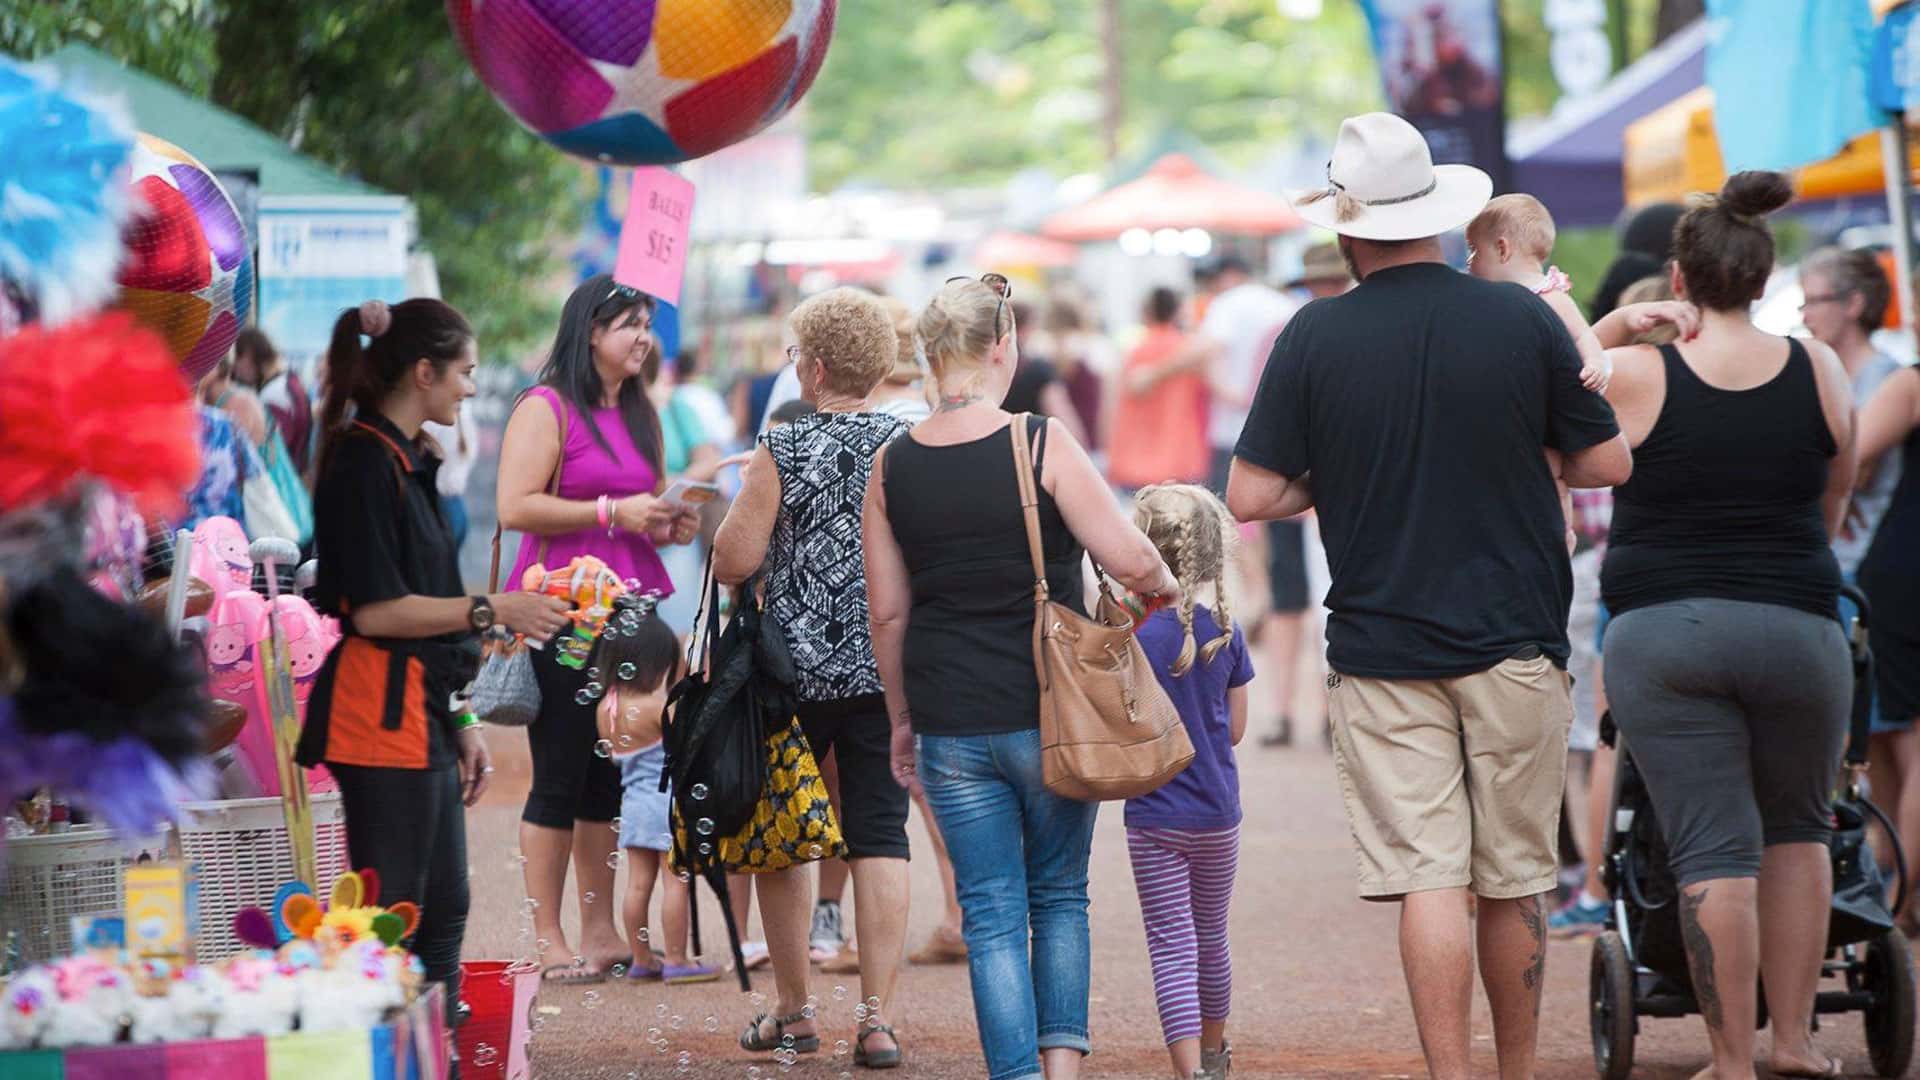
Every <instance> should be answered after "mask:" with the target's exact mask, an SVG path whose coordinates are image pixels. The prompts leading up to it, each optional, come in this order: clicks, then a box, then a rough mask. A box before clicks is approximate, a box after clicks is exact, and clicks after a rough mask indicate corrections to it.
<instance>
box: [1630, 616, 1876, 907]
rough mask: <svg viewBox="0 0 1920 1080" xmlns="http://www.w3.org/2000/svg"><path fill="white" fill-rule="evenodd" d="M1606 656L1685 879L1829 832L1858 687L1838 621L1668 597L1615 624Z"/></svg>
mask: <svg viewBox="0 0 1920 1080" xmlns="http://www.w3.org/2000/svg"><path fill="white" fill-rule="evenodd" d="M1604 654H1605V659H1606V672H1607V699H1608V703H1609V705H1610V706H1611V708H1612V710H1613V717H1614V720H1615V722H1616V723H1618V724H1619V726H1620V731H1621V733H1622V734H1623V735H1625V736H1626V741H1627V746H1628V748H1629V749H1631V751H1632V752H1633V761H1634V764H1635V765H1636V766H1637V767H1638V768H1639V770H1640V774H1641V776H1643V777H1644V778H1645V779H1646V783H1647V790H1648V792H1649V793H1650V794H1651V795H1652V797H1653V808H1654V813H1655V815H1656V816H1657V817H1658V818H1659V819H1660V830H1661V832H1662V834H1663V835H1664V836H1665V837H1666V841H1667V848H1668V852H1669V859H1670V862H1671V865H1672V867H1673V872H1674V875H1675V877H1677V878H1678V879H1679V882H1680V884H1681V885H1690V884H1692V883H1694V882H1696V881H1709V880H1713V879H1715V878H1740V877H1755V876H1757V875H1758V874H1759V873H1760V854H1761V851H1762V849H1763V848H1764V847H1767V846H1770V845H1773V844H1799V843H1825V842H1826V841H1827V840H1828V839H1829V837H1830V836H1831V834H1832V831H1833V830H1832V824H1831V817H1830V814H1831V811H1830V810H1829V807H1828V800H1829V799H1830V797H1831V796H1832V793H1833V788H1834V783H1835V781H1836V778H1837V774H1838V770H1839V768H1840V755H1841V752H1842V751H1843V750H1844V748H1845V745H1846V738H1847V718H1848V714H1849V711H1850V709H1849V705H1850V702H1851V700H1852V694H1853V673H1852V666H1851V664H1850V662H1849V660H1848V656H1847V644H1846V639H1845V637H1844V635H1842V633H1841V631H1840V624H1839V622H1838V621H1837V620H1835V619H1823V618H1821V617H1820V616H1818V615H1814V614H1811V613H1809V612H1805V611H1801V610H1799V609H1797V608H1790V607H1784V606H1782V605H1779V604H1755V603H1748V602H1746V601H1741V600H1676V601H1672V602H1670V603H1665V604H1655V605H1653V606H1651V607H1645V608H1638V609H1636V610H1633V611H1629V612H1627V613H1626V614H1624V615H1620V616H1617V617H1616V618H1614V620H1613V621H1612V623H1610V624H1609V625H1608V626H1607V639H1606V642H1605V650H1604Z"/></svg>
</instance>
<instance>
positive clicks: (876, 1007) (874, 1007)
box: [867, 997, 880, 1012]
mask: <svg viewBox="0 0 1920 1080" xmlns="http://www.w3.org/2000/svg"><path fill="white" fill-rule="evenodd" d="M867 1011H868V1012H879V1011H880V999H879V998H878V997H870V998H868V999H867Z"/></svg>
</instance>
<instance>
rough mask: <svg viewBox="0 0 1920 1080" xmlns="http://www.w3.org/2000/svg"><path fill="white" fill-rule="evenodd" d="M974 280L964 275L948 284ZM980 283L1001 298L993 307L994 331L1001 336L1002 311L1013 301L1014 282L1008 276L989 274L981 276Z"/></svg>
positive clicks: (954, 278) (948, 281)
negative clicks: (1008, 302)
mask: <svg viewBox="0 0 1920 1080" xmlns="http://www.w3.org/2000/svg"><path fill="white" fill-rule="evenodd" d="M972 280H973V279H972V278H970V277H967V276H966V275H965V274H962V275H960V276H958V277H950V278H948V279H947V282H946V283H947V284H949V285H951V284H953V283H954V282H956V281H972ZM980 283H981V284H982V285H985V286H986V287H987V288H989V289H992V290H993V291H994V292H995V293H996V294H998V295H999V297H1000V302H999V303H998V304H995V305H994V306H993V330H994V333H996V334H999V333H1000V310H1001V309H1002V308H1004V307H1006V306H1007V301H1009V300H1011V299H1013V282H1012V281H1009V280H1008V279H1007V275H1005V274H993V273H987V274H981V275H980Z"/></svg>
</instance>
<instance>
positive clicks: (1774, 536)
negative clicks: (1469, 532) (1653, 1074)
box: [1600, 172, 1854, 1080]
mask: <svg viewBox="0 0 1920 1080" xmlns="http://www.w3.org/2000/svg"><path fill="white" fill-rule="evenodd" d="M1792 198H1793V190H1792V188H1791V187H1790V186H1789V185H1788V183H1787V179H1786V177H1784V176H1781V175H1780V174H1779V173H1771V172H1743V173H1739V174H1737V175H1735V176H1734V177H1732V178H1731V179H1729V180H1728V181H1727V183H1726V186H1725V187H1724V188H1723V189H1722V190H1721V192H1720V195H1719V197H1717V198H1713V197H1708V198H1704V199H1702V200H1701V201H1699V202H1697V203H1696V204H1695V205H1694V206H1693V207H1692V208H1691V209H1689V210H1688V211H1687V213H1686V214H1685V215H1684V216H1683V217H1682V218H1681V219H1680V221H1679V224H1678V225H1677V226H1676V227H1675V229H1674V265H1673V269H1672V272H1671V275H1672V281H1673V291H1674V294H1675V295H1676V296H1677V297H1678V298H1679V299H1682V300H1688V301H1691V302H1693V303H1694V304H1697V305H1698V306H1699V307H1700V309H1701V320H1700V333H1699V335H1698V336H1697V337H1695V338H1694V339H1693V340H1691V341H1689V342H1687V343H1686V344H1684V345H1662V346H1645V345H1640V346H1633V347H1629V348H1625V349H1615V350H1612V351H1611V353H1610V354H1609V355H1610V357H1611V358H1612V360H1613V362H1614V376H1613V382H1612V383H1611V385H1610V386H1609V387H1608V389H1607V397H1608V398H1609V399H1610V400H1611V401H1612V402H1613V406H1614V410H1615V412H1616V414H1617V415H1618V417H1619V421H1620V427H1621V430H1622V431H1623V432H1625V434H1626V436H1627V439H1628V441H1629V442H1630V443H1631V444H1632V445H1633V454H1634V464H1633V476H1632V478H1631V479H1630V480H1628V482H1627V483H1625V484H1622V485H1620V486H1619V487H1617V488H1615V489H1614V511H1613V527H1612V533H1611V536H1610V541H1609V546H1608V549H1607V557H1606V562H1605V565H1604V566H1603V567H1602V568H1601V572H1600V585H1601V593H1602V595H1603V597H1604V599H1605V601H1606V604H1607V607H1608V609H1609V610H1611V611H1612V612H1613V621H1612V622H1611V624H1609V626H1608V627H1607V640H1606V650H1605V657H1606V685H1607V694H1608V698H1609V701H1610V703H1611V705H1612V711H1613V715H1614V718H1615V720H1616V721H1618V723H1619V725H1620V731H1621V734H1622V735H1623V736H1624V737H1625V739H1626V745H1627V747H1628V748H1629V749H1630V750H1631V751H1632V753H1633V760H1634V763H1635V765H1636V766H1637V767H1638V768H1639V770H1640V773H1641V775H1642V776H1643V777H1644V778H1645V780H1646V784H1647V790H1648V793H1649V794H1650V796H1651V797H1652V800H1653V807H1654V811H1655V815H1656V816H1657V818H1658V819H1659V822H1660V828H1661V832H1662V834H1663V835H1664V837H1665V839H1666V843H1667V847H1668V851H1669V862H1670V864H1671V865H1672V868H1673V872H1674V876H1675V877H1676V879H1677V881H1678V884H1679V887H1680V897H1679V909H1680V926H1681V934H1682V937H1683V939H1684V940H1685V943H1686V949H1687V956H1688V960H1689V962H1690V964H1691V966H1692V969H1693V986H1694V993H1695V996H1696V998H1697V999H1698V1001H1699V1004H1700V1013H1701V1016H1702V1017H1703V1018H1704V1019H1705V1020H1706V1023H1707V1035H1708V1038H1709V1039H1710V1041H1711V1042H1712V1044H1713V1067H1712V1070H1711V1074H1712V1075H1713V1076H1716V1077H1720V1078H1723V1080H1724V1078H1729V1077H1751V1076H1753V1075H1754V1064H1753V1043H1754V1028H1755V1024H1754V1020H1755V1012H1756V1009H1757V1003H1756V999H1755V989H1754V988H1755V986H1756V984H1757V983H1758V981H1759V975H1760V972H1761V971H1763V970H1764V971H1765V972H1766V987H1765V992H1766V998H1767V1001H1766V1003H1767V1011H1768V1013H1769V1015H1770V1017H1771V1020H1772V1024H1773V1045H1772V1057H1771V1062H1770V1065H1771V1068H1772V1071H1773V1072H1774V1073H1775V1074H1776V1075H1779V1076H1828V1075H1837V1074H1838V1072H1839V1063H1838V1062H1836V1061H1833V1060H1831V1059H1829V1058H1828V1057H1827V1056H1826V1055H1825V1054H1823V1053H1821V1052H1820V1051H1819V1050H1818V1049H1817V1048H1816V1047H1815V1046H1814V1045H1813V1042H1812V1034H1811V1032H1812V1021H1813V999H1814V990H1815V986H1816V984H1817V983H1818V981H1819V978H1820V970H1821V963H1822V961H1823V959H1824V957H1825V954H1826V940H1827V911H1828V906H1829V904H1830V903H1831V900H1832V893H1833V872H1832V866H1831V863H1830V861H1829V855H1828V842H1829V840H1830V838H1831V834H1832V831H1833V824H1832V819H1831V816H1830V811H1829V808H1828V803H1827V798H1828V795H1829V793H1830V792H1831V791H1832V790H1833V785H1834V782H1835V780H1836V779H1837V778H1838V775H1839V768H1840V755H1841V751H1842V748H1843V746H1844V743H1845V740H1846V733H1847V716H1848V710H1849V703H1850V700H1851V697H1852V682H1853V679H1852V670H1851V664H1850V660H1849V657H1848V652H1847V643H1846V639H1845V637H1844V635H1843V634H1842V633H1841V630H1840V623H1839V619H1838V611H1837V603H1838V597H1839V590H1840V569H1839V566H1838V564H1837V563H1836V562H1835V560H1834V556H1833V551H1832V549H1831V548H1830V547H1829V546H1828V542H1829V540H1830V538H1831V537H1833V536H1834V535H1837V534H1838V532H1839V530H1840V527H1841V522H1842V520H1843V518H1844V517H1845V514H1846V507H1847V496H1848V493H1849V490H1850V489H1851V487H1852V483H1853V468H1854V445H1853V444H1854V432H1853V401H1852V394H1851V391H1850V390H1849V388H1848V383H1847V372H1846V369H1845V368H1844V367H1842V366H1841V363H1840V360H1839V358H1838V357H1837V356H1835V355H1834V352H1833V350H1832V349H1831V348H1829V347H1828V346H1827V345H1825V344H1823V343H1821V342H1819V341H1802V340H1799V339H1794V338H1781V337H1776V336H1774V335H1772V334H1768V333H1765V332H1764V331H1761V330H1760V329H1758V328H1757V327H1755V326H1754V325H1753V321H1752V319H1751V317H1750V313H1749V309H1750V307H1751V305H1752V303H1753V301H1755V300H1756V299H1758V298H1759V296H1760V293H1761V291H1762V290H1763V289H1765V287H1766V284H1767V277H1768V275H1769V274H1770V273H1771V272H1772V270H1773V258H1774V246H1773V234H1772V232H1771V231H1770V230H1769V229H1768V228H1767V224H1766V221H1765V216H1766V215H1767V214H1768V213H1771V212H1772V211H1774V210H1777V209H1779V208H1780V207H1782V206H1785V205H1786V204H1787V203H1788V202H1789V201H1790V200H1791V199H1792Z"/></svg>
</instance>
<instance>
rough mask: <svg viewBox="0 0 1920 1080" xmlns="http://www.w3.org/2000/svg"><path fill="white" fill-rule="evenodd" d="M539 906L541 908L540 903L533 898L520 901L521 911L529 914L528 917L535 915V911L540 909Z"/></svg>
mask: <svg viewBox="0 0 1920 1080" xmlns="http://www.w3.org/2000/svg"><path fill="white" fill-rule="evenodd" d="M539 906H540V901H538V900H535V899H534V898H533V897H531V896H529V897H527V898H526V899H525V900H522V901H520V910H521V911H523V912H525V913H527V914H528V915H531V914H533V913H534V911H535V910H536V909H537V908H539Z"/></svg>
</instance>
